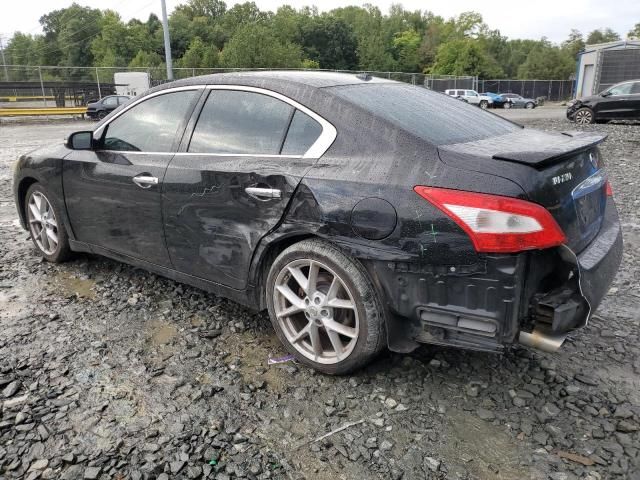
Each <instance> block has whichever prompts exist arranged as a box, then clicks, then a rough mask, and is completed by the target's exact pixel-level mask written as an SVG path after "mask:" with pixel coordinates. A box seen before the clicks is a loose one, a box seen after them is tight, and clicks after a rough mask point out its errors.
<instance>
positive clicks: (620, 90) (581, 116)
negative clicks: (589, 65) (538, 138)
mask: <svg viewBox="0 0 640 480" xmlns="http://www.w3.org/2000/svg"><path fill="white" fill-rule="evenodd" d="M567 118H568V119H569V120H571V121H574V122H576V123H578V124H581V125H586V124H588V123H598V122H606V121H608V120H640V80H628V81H626V82H621V83H618V84H616V85H614V86H613V87H609V88H608V89H606V90H604V91H603V92H601V93H599V94H598V95H591V96H588V97H582V98H576V99H575V100H571V101H570V102H569V103H568V104H567Z"/></svg>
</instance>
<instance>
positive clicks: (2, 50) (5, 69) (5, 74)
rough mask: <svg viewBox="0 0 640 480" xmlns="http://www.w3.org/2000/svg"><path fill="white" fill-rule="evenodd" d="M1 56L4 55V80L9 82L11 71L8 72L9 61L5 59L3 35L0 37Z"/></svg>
mask: <svg viewBox="0 0 640 480" xmlns="http://www.w3.org/2000/svg"><path fill="white" fill-rule="evenodd" d="M0 55H2V65H4V79H5V81H7V82H8V81H9V71H8V70H7V61H6V60H5V58H4V46H3V45H2V35H0Z"/></svg>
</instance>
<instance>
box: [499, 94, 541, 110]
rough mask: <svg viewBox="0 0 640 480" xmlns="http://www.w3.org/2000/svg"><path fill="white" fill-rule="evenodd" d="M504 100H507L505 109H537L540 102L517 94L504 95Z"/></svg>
mask: <svg viewBox="0 0 640 480" xmlns="http://www.w3.org/2000/svg"><path fill="white" fill-rule="evenodd" d="M502 98H504V99H505V100H506V102H504V105H503V108H512V107H514V108H536V107H537V106H538V101H537V100H535V99H533V98H525V97H523V96H522V95H518V94H517V93H503V94H502Z"/></svg>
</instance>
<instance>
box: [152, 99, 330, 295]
mask: <svg viewBox="0 0 640 480" xmlns="http://www.w3.org/2000/svg"><path fill="white" fill-rule="evenodd" d="M243 88H244V89H239V88H238V87H235V88H231V87H229V88H224V87H221V86H218V87H216V88H214V89H212V90H211V91H210V93H209V96H208V98H206V101H204V102H203V106H202V108H201V110H200V112H199V116H197V121H192V124H193V125H192V126H191V127H190V128H191V130H190V131H189V130H188V131H187V134H185V139H184V140H183V144H182V145H181V148H180V152H179V153H178V154H176V156H175V157H174V158H173V160H172V161H171V163H170V164H169V168H168V169H167V173H166V176H165V181H164V189H163V202H162V203H163V215H164V221H165V232H166V239H167V247H168V250H169V255H170V258H171V262H172V264H173V267H174V268H175V269H176V270H178V271H181V272H184V273H188V274H190V275H194V276H197V277H200V278H204V279H207V280H210V281H214V282H217V283H221V284H223V285H227V286H229V287H232V288H237V289H242V288H244V287H245V286H246V280H247V273H248V269H249V264H250V261H251V257H252V254H253V251H254V249H255V247H256V245H257V244H258V242H259V241H260V239H261V238H262V237H263V236H264V235H266V234H267V233H268V232H269V231H270V230H271V229H273V228H274V227H275V226H276V225H277V224H278V222H279V221H280V219H281V218H282V215H283V213H284V210H285V208H286V206H287V204H288V202H289V200H290V198H291V196H292V194H293V192H294V190H295V188H296V187H297V185H298V183H299V182H300V180H301V178H302V177H303V176H304V175H305V173H306V172H307V171H308V170H309V169H310V168H311V167H312V165H313V163H314V162H315V159H313V158H307V157H305V155H304V154H305V152H306V151H307V150H308V149H309V147H310V146H311V145H312V144H313V143H314V142H315V140H316V139H317V138H318V137H319V135H320V134H321V133H322V126H321V125H320V124H319V123H318V122H316V121H315V120H313V119H312V118H311V117H309V116H308V115H306V114H305V113H303V112H302V111H300V110H298V109H297V108H295V107H294V106H293V105H291V104H290V103H287V102H286V101H285V100H286V99H283V98H276V97H274V96H273V95H272V94H270V93H269V92H267V91H261V90H260V89H250V88H249V87H243ZM189 135H190V136H189ZM187 137H188V138H187Z"/></svg>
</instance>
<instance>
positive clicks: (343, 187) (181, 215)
mask: <svg viewBox="0 0 640 480" xmlns="http://www.w3.org/2000/svg"><path fill="white" fill-rule="evenodd" d="M603 140H604V138H603V137H602V136H599V135H593V134H592V135H588V134H552V133H543V132H539V131H535V130H525V129H523V128H522V127H521V126H519V125H516V124H514V123H511V122H509V121H507V120H504V119H502V118H500V117H498V116H496V115H493V114H491V113H487V112H485V111H483V110H481V109H478V108H475V107H474V106H471V105H468V104H466V103H464V102H460V101H457V100H456V99H454V98H449V97H447V96H446V95H443V94H440V93H436V92H433V91H430V90H427V89H425V88H422V87H417V86H411V85H406V84H402V83H397V82H393V81H388V80H382V79H376V78H371V77H370V76H352V75H346V74H334V73H312V72H262V73H233V74H218V75H211V76H204V77H196V78H191V79H185V80H180V81H177V82H174V83H170V84H166V85H162V86H159V87H156V88H154V89H151V90H150V91H149V92H147V93H146V94H144V95H142V96H140V97H138V98H136V99H135V100H134V101H132V102H131V103H130V104H129V105H126V106H125V107H124V108H122V109H120V110H118V111H116V112H114V113H113V114H112V115H110V116H108V117H107V118H106V119H104V120H103V121H102V122H101V123H99V124H98V125H97V126H96V128H95V129H94V130H92V131H87V132H77V133H75V134H73V135H71V136H70V137H69V138H68V139H67V141H66V143H65V144H64V145H62V144H61V145H54V146H52V147H51V148H47V149H43V150H38V151H35V152H32V153H30V154H28V155H24V156H22V157H20V159H19V160H18V163H17V165H16V169H15V178H14V188H15V201H16V204H17V208H18V212H19V214H20V218H21V221H22V224H23V226H24V227H25V228H27V229H28V230H29V232H30V233H31V237H32V238H33V241H34V243H35V245H36V247H37V249H38V250H39V252H40V254H41V255H42V256H43V257H44V258H45V259H47V260H49V261H51V262H61V261H63V260H65V259H67V258H69V256H70V255H71V253H72V252H91V253H95V254H100V255H105V256H107V257H111V258H113V259H117V260H120V261H123V262H126V263H129V264H132V265H135V266H138V267H141V268H145V269H148V270H150V271H153V272H156V273H158V274H161V275H165V276H167V277H170V278H172V279H175V280H178V281H181V282H185V283H189V284H192V285H195V286H198V287H201V288H203V289H206V290H208V291H211V292H214V293H216V294H218V295H224V296H226V297H228V298H231V299H233V300H235V301H238V302H241V303H243V304H245V305H248V306H250V307H253V308H255V309H257V310H262V309H266V310H268V312H269V315H270V317H271V320H272V323H273V326H274V328H275V330H276V332H277V335H278V337H279V338H280V340H281V341H282V343H283V344H284V345H285V346H286V348H287V349H288V350H289V351H290V352H291V353H292V354H293V355H295V356H296V358H297V359H298V360H299V361H300V362H302V363H305V364H307V365H310V366H312V367H314V368H317V369H318V370H320V371H322V372H326V373H331V374H340V373H346V372H349V371H352V370H353V369H355V368H358V367H360V366H362V365H364V364H366V363H367V362H368V361H369V360H370V359H371V358H372V357H373V356H374V355H375V354H376V353H377V352H379V351H380V350H382V349H384V348H386V347H388V348H390V349H391V350H393V351H398V352H408V351H411V350H412V349H414V348H416V347H417V346H418V344H420V343H432V344H440V345H449V346H454V347H461V348H470V349H476V350H483V351H490V352H501V351H503V350H504V349H505V348H507V347H508V346H509V345H511V344H514V343H518V342H520V343H523V344H525V345H529V346H532V347H537V348H542V349H545V350H549V351H554V350H555V349H557V348H558V347H559V346H560V345H561V344H562V342H563V340H564V338H565V336H566V335H567V332H569V331H571V330H573V329H575V328H578V327H582V326H584V325H585V324H586V323H587V321H588V319H589V317H590V316H591V314H592V313H593V311H594V310H595V309H596V307H597V306H598V304H599V303H600V300H601V299H602V297H603V296H604V294H605V293H606V291H607V289H608V286H609V284H610V282H611V281H612V279H613V277H614V275H615V273H616V271H617V268H618V266H619V263H620V260H621V254H622V239H621V238H622V237H621V233H620V232H621V231H620V223H619V221H618V213H617V210H616V206H615V204H614V201H613V198H612V195H611V189H610V188H609V184H608V181H607V174H606V172H605V170H604V166H603V165H604V163H603V159H602V158H601V157H600V153H599V150H598V144H599V143H600V142H602V141H603Z"/></svg>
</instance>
